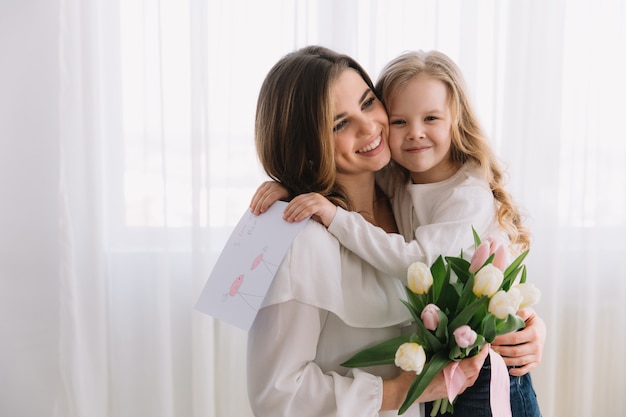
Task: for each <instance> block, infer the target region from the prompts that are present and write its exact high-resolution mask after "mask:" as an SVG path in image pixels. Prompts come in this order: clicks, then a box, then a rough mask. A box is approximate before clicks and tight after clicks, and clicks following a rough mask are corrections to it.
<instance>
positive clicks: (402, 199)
mask: <svg viewBox="0 0 626 417" xmlns="http://www.w3.org/2000/svg"><path fill="white" fill-rule="evenodd" d="M381 185H382V186H383V188H388V184H384V180H383V182H382V183H381ZM385 191H389V190H385ZM391 204H392V207H393V211H394V216H395V218H396V222H397V224H398V230H399V232H400V233H401V234H394V233H387V232H385V231H384V230H383V229H381V228H379V227H376V226H374V225H372V224H371V223H369V222H367V221H366V220H365V219H364V218H363V217H362V216H361V215H360V214H358V213H355V212H348V211H346V210H343V209H341V208H337V214H336V215H335V218H334V219H333V221H332V223H331V224H330V226H329V227H328V231H329V232H331V233H332V234H333V235H334V236H336V237H337V239H338V240H339V241H340V242H341V244H342V245H344V246H345V247H347V248H348V249H350V250H352V251H354V252H355V253H356V254H357V255H359V256H361V257H362V258H364V259H367V260H368V261H369V262H370V263H371V264H372V265H374V267H376V268H378V269H380V270H381V271H383V272H384V273H386V274H388V275H391V276H394V277H398V278H400V279H402V280H403V282H406V271H407V268H408V266H409V265H410V264H411V263H413V262H417V261H420V262H424V263H426V264H427V265H431V264H432V263H433V262H434V261H435V260H436V258H437V257H438V256H439V255H444V256H459V255H460V253H461V250H463V254H464V257H466V258H469V257H470V256H471V254H472V253H474V238H473V234H472V226H473V227H474V229H475V230H476V232H477V233H478V234H479V235H480V236H481V238H485V237H487V236H490V235H491V236H494V237H496V238H498V239H500V240H501V241H502V242H503V243H505V244H506V242H508V239H507V238H506V236H505V235H504V234H503V233H502V231H501V230H500V228H499V227H498V222H497V217H496V203H495V199H494V197H493V194H492V192H491V189H490V187H489V184H488V183H487V182H486V181H485V180H484V179H483V177H482V175H481V174H480V172H479V170H478V168H477V167H476V166H475V165H474V164H473V163H466V164H465V165H463V166H462V167H461V169H459V170H458V171H457V172H456V173H455V174H454V175H453V176H452V177H450V178H448V179H447V180H444V181H441V182H437V183H432V184H413V183H411V182H409V183H406V184H401V185H400V186H399V187H396V188H395V189H394V190H391Z"/></svg>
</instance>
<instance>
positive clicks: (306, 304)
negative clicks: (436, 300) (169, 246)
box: [247, 221, 421, 417]
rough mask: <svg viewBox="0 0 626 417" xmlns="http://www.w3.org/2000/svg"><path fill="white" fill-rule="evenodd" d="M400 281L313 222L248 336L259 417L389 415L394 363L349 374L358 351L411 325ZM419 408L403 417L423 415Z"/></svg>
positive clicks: (291, 252)
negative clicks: (388, 381) (386, 402)
mask: <svg viewBox="0 0 626 417" xmlns="http://www.w3.org/2000/svg"><path fill="white" fill-rule="evenodd" d="M400 298H404V289H403V286H402V284H401V283H400V281H399V280H397V279H394V278H390V277H388V276H385V275H383V274H382V273H381V272H380V271H378V270H376V269H374V268H373V267H372V266H371V265H369V264H368V263H367V262H364V261H363V260H361V258H359V257H358V256H356V255H355V254H354V253H352V252H350V251H349V250H347V249H345V248H344V247H341V246H340V245H339V243H338V242H337V240H336V239H335V238H334V237H333V236H332V235H330V234H329V233H328V232H327V231H326V229H325V228H324V227H323V226H322V225H320V224H318V223H316V222H314V221H310V222H309V223H308V224H307V225H306V226H305V228H304V229H303V230H302V231H301V232H300V234H299V235H298V236H297V237H296V239H295V241H294V243H293V245H292V246H291V248H290V250H289V251H288V253H287V255H286V256H285V258H284V260H283V262H282V263H281V265H280V267H279V269H278V272H277V274H276V277H275V278H274V280H273V282H272V285H271V287H270V290H269V292H268V294H267V296H266V298H265V300H264V302H263V306H262V308H261V309H260V310H259V312H258V315H257V317H256V319H255V321H254V323H253V324H252V327H251V329H250V332H249V334H248V358H247V362H248V395H249V399H250V404H251V407H252V410H253V412H254V414H255V416H257V417H265V416H271V417H278V416H285V417H287V416H288V417H291V416H298V417H325V416H329V417H330V416H346V417H356V416H358V417H368V416H371V417H375V416H380V417H383V416H385V417H387V416H396V415H397V413H396V412H395V411H392V412H379V411H378V410H379V409H380V406H381V403H382V378H388V377H393V376H395V375H397V373H398V368H396V367H395V366H394V365H385V366H376V367H370V368H367V369H349V368H344V367H342V366H340V365H339V364H340V363H342V362H343V361H345V360H347V359H348V358H350V357H351V356H352V355H353V354H355V353H357V352H358V351H360V350H362V349H364V348H366V347H369V346H372V345H374V344H377V343H380V342H383V341H386V340H388V339H390V338H392V337H396V336H399V335H400V334H401V333H402V331H403V330H405V326H406V325H408V323H409V322H410V319H411V317H410V315H409V313H408V311H407V309H406V307H405V306H404V305H403V304H402V303H401V302H400V301H399V300H400ZM420 408H421V407H420V404H414V405H413V406H412V407H411V408H410V409H409V410H408V411H407V412H406V413H404V414H403V416H406V417H417V416H419V415H420Z"/></svg>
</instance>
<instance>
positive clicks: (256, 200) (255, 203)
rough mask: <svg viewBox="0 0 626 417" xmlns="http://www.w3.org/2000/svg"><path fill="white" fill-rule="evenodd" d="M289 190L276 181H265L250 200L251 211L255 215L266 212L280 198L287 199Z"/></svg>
mask: <svg viewBox="0 0 626 417" xmlns="http://www.w3.org/2000/svg"><path fill="white" fill-rule="evenodd" d="M288 198H289V192H288V191H287V189H286V188H285V187H283V186H282V185H281V184H280V183H277V182H276V181H265V182H264V183H263V184H261V185H260V186H259V188H257V189H256V192H255V193H254V195H253V196H252V201H250V211H251V212H252V214H254V215H255V216H258V215H259V214H261V213H265V212H266V211H267V209H268V208H270V206H271V205H272V204H274V203H275V202H277V201H278V200H287V199H288Z"/></svg>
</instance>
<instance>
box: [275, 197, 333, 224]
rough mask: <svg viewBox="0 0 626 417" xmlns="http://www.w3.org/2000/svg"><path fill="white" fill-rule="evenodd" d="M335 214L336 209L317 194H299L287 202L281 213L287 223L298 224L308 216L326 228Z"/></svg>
mask: <svg viewBox="0 0 626 417" xmlns="http://www.w3.org/2000/svg"><path fill="white" fill-rule="evenodd" d="M335 213H337V207H336V206H335V205H334V204H333V203H331V202H330V201H329V200H328V199H327V198H326V197H324V196H322V195H321V194H318V193H308V194H301V195H299V196H296V197H294V199H293V200H291V201H290V202H289V204H288V205H287V207H286V208H285V212H284V213H283V219H285V220H286V221H288V222H299V221H302V220H304V219H306V218H307V217H309V216H313V219H314V220H317V221H318V222H320V223H322V224H323V225H324V226H326V227H328V226H329V225H330V223H331V222H332V221H333V218H334V217H335Z"/></svg>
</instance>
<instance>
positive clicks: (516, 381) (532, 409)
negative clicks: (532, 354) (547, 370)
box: [426, 356, 541, 417]
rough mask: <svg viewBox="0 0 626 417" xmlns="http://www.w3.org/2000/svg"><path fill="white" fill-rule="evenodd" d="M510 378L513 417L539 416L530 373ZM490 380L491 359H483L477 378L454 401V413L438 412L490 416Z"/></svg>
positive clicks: (461, 416)
mask: <svg viewBox="0 0 626 417" xmlns="http://www.w3.org/2000/svg"><path fill="white" fill-rule="evenodd" d="M509 378H510V380H511V385H510V387H511V414H512V416H513V417H541V411H539V403H538V402H537V395H536V394H535V389H534V388H533V383H532V380H531V378H530V374H526V375H524V376H509ZM490 381H491V361H490V359H489V356H487V359H486V360H485V363H484V364H483V367H482V369H481V370H480V374H479V375H478V379H477V380H476V382H475V383H474V385H472V386H471V387H469V388H468V389H466V390H465V391H463V393H462V394H461V395H459V396H458V397H457V399H456V401H455V402H454V414H450V413H446V414H440V415H443V416H454V417H491V405H490V403H489V382H490ZM431 410H432V404H431V403H427V404H426V415H427V416H429V415H430V412H431Z"/></svg>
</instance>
